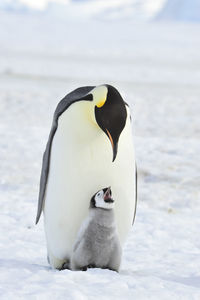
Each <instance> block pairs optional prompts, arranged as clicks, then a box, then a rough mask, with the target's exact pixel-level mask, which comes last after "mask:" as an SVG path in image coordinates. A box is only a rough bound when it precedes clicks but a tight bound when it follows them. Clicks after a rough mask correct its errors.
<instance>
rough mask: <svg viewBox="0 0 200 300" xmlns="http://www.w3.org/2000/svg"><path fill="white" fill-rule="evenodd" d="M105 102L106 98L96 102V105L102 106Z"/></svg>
mask: <svg viewBox="0 0 200 300" xmlns="http://www.w3.org/2000/svg"><path fill="white" fill-rule="evenodd" d="M105 102H106V98H104V99H102V100H100V101H99V102H98V103H97V104H96V106H97V107H102V106H103V105H104V104H105Z"/></svg>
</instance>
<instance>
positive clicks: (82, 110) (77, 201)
mask: <svg viewBox="0 0 200 300" xmlns="http://www.w3.org/2000/svg"><path fill="white" fill-rule="evenodd" d="M132 140H133V138H132V131H131V117H130V111H129V107H128V105H127V103H126V102H124V100H123V99H122V97H121V95H120V93H119V92H118V91H117V89H116V88H114V87H113V86H111V85H107V84H105V85H100V86H96V87H94V86H86V87H80V88H78V89H76V90H74V91H72V92H71V93H69V94H68V95H67V96H65V97H64V98H63V99H62V100H61V101H60V102H59V104H58V106H57V108H56V110H55V113H54V118H53V124H52V128H51V131H50V135H49V139H48V142H47V146H46V150H45V152H44V156H43V165H42V172H41V178H40V192H39V201H38V211H37V217H36V224H37V222H38V221H39V218H40V215H41V212H42V210H43V213H44V227H45V234H46V242H47V252H48V261H49V263H50V265H51V266H52V267H53V268H56V269H62V266H63V265H64V264H66V263H67V261H69V260H70V257H71V254H72V250H73V244H74V241H75V239H76V235H77V232H78V230H79V228H80V226H81V223H82V222H83V220H84V219H85V217H86V216H87V212H88V205H89V204H88V199H89V198H90V197H91V194H93V191H95V190H100V189H102V187H104V186H112V193H113V197H114V199H116V206H115V215H116V224H117V230H118V234H119V239H120V243H121V245H123V243H124V242H125V240H126V237H127V234H128V232H129V230H130V228H131V225H132V223H133V221H134V218H135V211H136V194H137V191H136V190H137V186H136V185H137V182H136V181H137V176H136V175H137V174H136V166H135V159H134V148H133V142H132Z"/></svg>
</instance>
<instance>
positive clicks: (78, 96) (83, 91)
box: [36, 86, 95, 224]
mask: <svg viewBox="0 0 200 300" xmlns="http://www.w3.org/2000/svg"><path fill="white" fill-rule="evenodd" d="M94 88H95V86H84V87H80V88H78V89H76V90H74V91H72V92H71V93H69V94H68V95H66V96H65V97H64V98H63V99H62V100H61V101H60V102H59V103H58V106H57V107H56V110H55V113H54V116H53V124H52V127H51V131H50V134H49V138H48V142H47V145H46V149H45V152H44V155H43V162H42V171H41V176H40V191H39V199H38V210H37V217H36V224H37V223H38V221H39V219H40V216H41V212H42V209H43V205H44V195H45V190H46V185H47V180H48V174H49V163H50V155H51V145H52V141H53V138H54V134H55V132H56V130H57V127H58V118H59V117H60V115H61V114H62V113H63V112H64V111H65V110H66V109H67V108H68V107H69V106H70V105H71V104H73V103H75V102H77V101H82V100H85V101H92V100H93V98H92V95H91V94H88V93H89V92H90V91H91V90H93V89H94Z"/></svg>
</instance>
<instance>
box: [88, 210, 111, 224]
mask: <svg viewBox="0 0 200 300" xmlns="http://www.w3.org/2000/svg"><path fill="white" fill-rule="evenodd" d="M90 215H91V217H92V219H93V221H94V222H95V223H97V224H99V225H100V226H104V227H113V226H114V225H115V216H114V210H113V209H103V208H91V209H90Z"/></svg>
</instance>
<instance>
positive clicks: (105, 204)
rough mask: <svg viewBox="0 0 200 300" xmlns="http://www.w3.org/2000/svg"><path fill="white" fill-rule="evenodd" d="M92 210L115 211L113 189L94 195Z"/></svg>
mask: <svg viewBox="0 0 200 300" xmlns="http://www.w3.org/2000/svg"><path fill="white" fill-rule="evenodd" d="M90 208H102V209H106V210H108V209H113V208H114V200H113V198H112V192H111V188H110V187H107V188H104V189H102V190H100V191H98V192H97V193H96V194H94V196H93V197H92V199H91V201H90Z"/></svg>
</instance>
